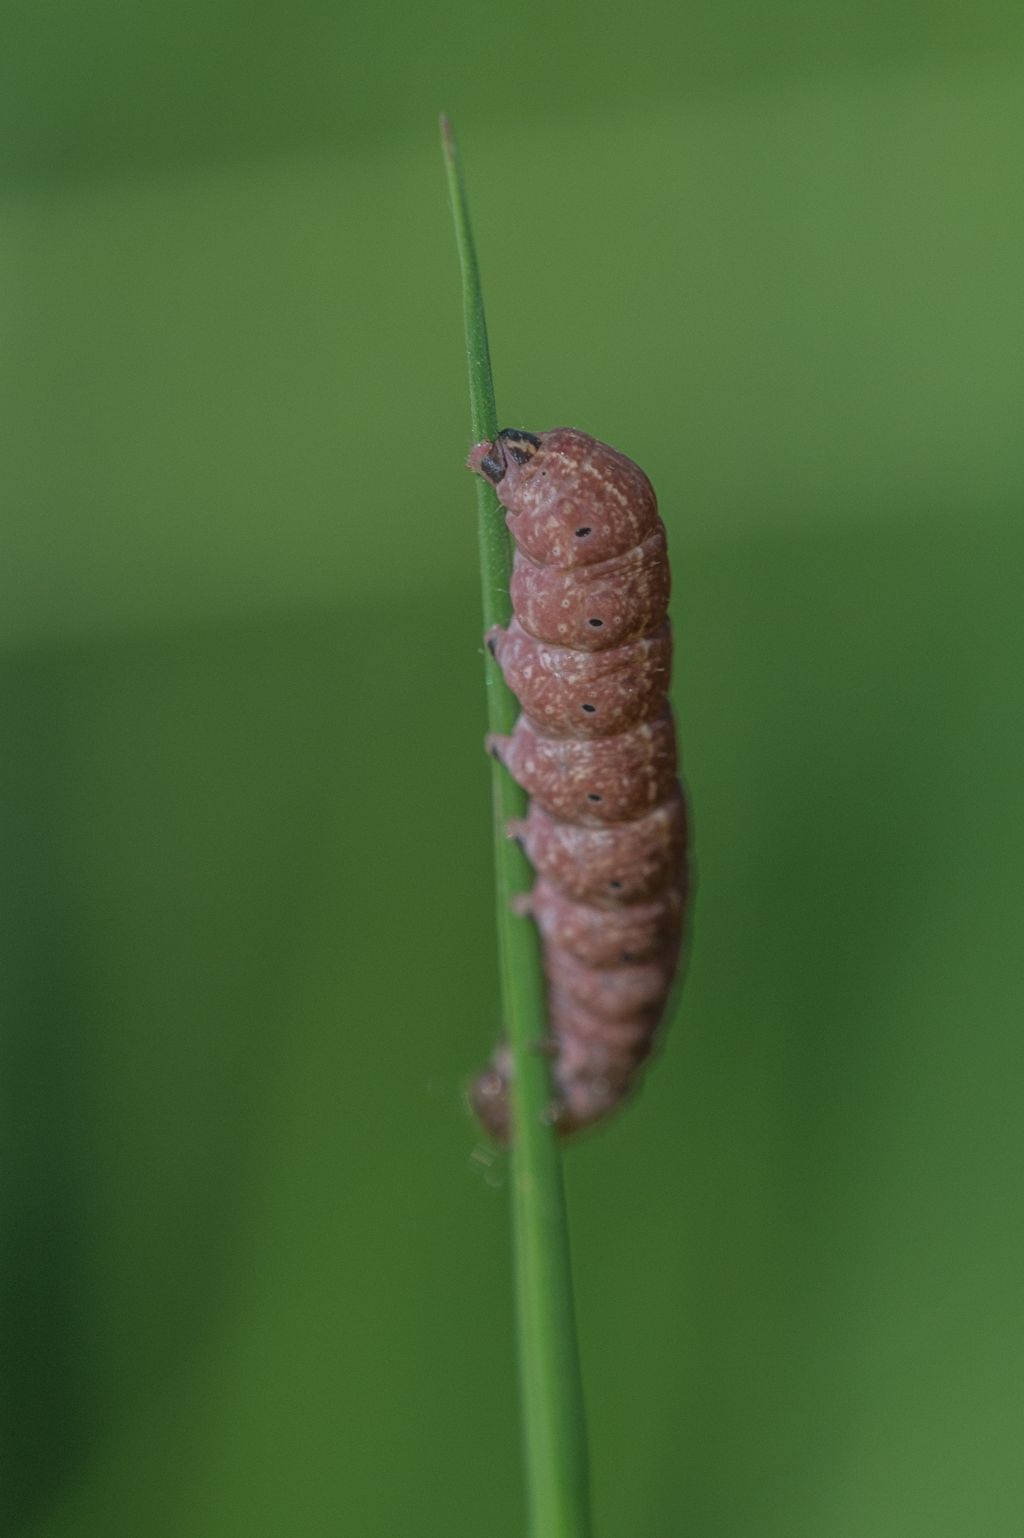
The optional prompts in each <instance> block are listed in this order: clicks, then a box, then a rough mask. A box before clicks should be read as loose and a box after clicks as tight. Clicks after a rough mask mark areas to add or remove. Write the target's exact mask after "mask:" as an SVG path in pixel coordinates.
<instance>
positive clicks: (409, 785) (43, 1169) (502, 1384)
mask: <svg viewBox="0 0 1024 1538" xmlns="http://www.w3.org/2000/svg"><path fill="white" fill-rule="evenodd" d="M4 34H5V41H4V46H3V49H2V61H0V171H2V194H0V197H2V207H0V316H2V327H3V345H2V348H0V389H2V393H3V399H2V409H0V435H2V445H3V447H2V455H3V465H4V476H3V481H4V504H5V511H4V517H3V529H2V534H0V541H2V561H0V587H2V592H0V638H2V670H0V677H2V692H0V698H2V731H3V743H4V746H3V751H2V755H0V762H2V776H3V784H2V787H0V818H2V828H3V838H2V856H0V891H2V896H3V914H2V917H0V933H2V936H3V942H2V943H3V952H4V954H3V956H2V958H0V960H2V965H0V978H2V989H3V995H4V999H3V1005H2V1014H3V1037H4V1057H5V1065H4V1069H3V1097H4V1105H3V1114H2V1129H3V1158H2V1166H3V1182H4V1188H3V1201H4V1239H3V1245H2V1249H3V1254H4V1260H3V1280H2V1298H0V1305H2V1307H0V1313H2V1320H3V1334H4V1349H3V1354H4V1359H5V1365H4V1368H3V1373H2V1387H0V1399H2V1401H3V1409H4V1421H5V1437H6V1447H5V1453H4V1463H5V1475H4V1479H3V1485H4V1490H5V1495H4V1500H5V1502H6V1511H5V1518H6V1524H7V1529H8V1530H9V1531H10V1532H12V1533H16V1534H19V1535H21V1534H24V1535H31V1538H71V1535H75V1538H91V1535H94V1534H95V1535H100V1534H102V1535H104V1538H121V1535H123V1538H138V1535H139V1534H145V1535H147V1538H219V1535H237V1534H242V1533H244V1534H246V1535H249V1538H271V1535H273V1538H279V1535H282V1534H289V1535H291V1534H296V1535H304V1538H305V1535H308V1538H319V1535H323V1538H328V1535H332V1538H333V1535H336V1534H338V1533H346V1534H358V1535H360V1538H385V1535H386V1538H391V1535H394V1534H397V1533H416V1534H418V1535H422V1538H427V1535H433V1534H437V1535H445V1538H459V1535H466V1538H469V1535H477V1534H481V1533H487V1534H489V1535H491V1538H522V1531H523V1513H522V1501H521V1494H520V1473H519V1459H518V1447H517V1407H516V1389H515V1379H514V1342H513V1338H512V1333H511V1329H512V1326H511V1320H512V1314H511V1297H510V1282H509V1243H508V1231H507V1189H506V1172H505V1167H504V1164H503V1162H502V1161H501V1160H500V1159H499V1160H495V1161H488V1160H487V1159H486V1158H485V1157H484V1156H483V1151H482V1149H481V1148H480V1146H479V1145H478V1143H477V1140H476V1137H475V1134H474V1130H473V1128H472V1126H471V1125H470V1123H469V1122H468V1121H467V1119H466V1117H465V1114H464V1111H463V1107H462V1103H461V1085H462V1082H463V1080H464V1077H465V1076H466V1074H467V1073H468V1072H469V1071H470V1070H471V1069H472V1068H473V1067H474V1066H475V1065H477V1064H478V1063H479V1062H480V1061H481V1060H482V1059H483V1057H484V1056H485V1054H486V1053H487V1052H488V1050H489V1048H490V1044H491V1040H492V1038H493V1036H494V1035H495V1033H496V1031H497V1029H498V1003H497V991H496V978H495V956H494V941H493V917H492V909H491V886H490V879H491V878H490V853H489V845H488V792H487V773H486V769H485V761H484V759H483V757H482V754H481V736H482V732H483V729H484V707H483V699H482V687H481V663H480V655H479V653H480V640H479V633H480V622H479V597H478V591H477V573H476V565H475V562H476V541H475V533H474V526H473V518H474V504H473V497H472V494H471V490H470V486H469V483H468V477H467V475H466V473H465V471H464V470H463V468H462V459H463V456H464V453H465V451H466V448H467V445H468V432H467V426H466V424H467V404H466V388H465V377H464V360H463V354H462V338H461V330H460V311H459V296H458V279H457V268H456V261H455V253H454V243H453V239H452V235H451V230H450V226H449V219H448V211H447V207H446V203H445V195H444V187H443V178H442V170H441V162H440V156H439V152H438V147H437V142H436V114H437V112H438V110H439V109H441V108H445V109H446V110H448V111H449V112H450V113H451V114H452V116H453V118H454V121H455V125H456V128H457V131H458V132H459V134H460V136H461V140H462V147H463V156H464V160H465V164H466V171H467V175H468V178H469V182H470V192H471V197H472V201H473V207H474V214H475V222H476V230H477V238H478V243H479V246H480V252H481V260H482V265H483V269H484V279H485V286H486V292H487V298H488V305H489V311H490V321H491V333H492V335H491V340H492V347H493V352H494V358H495V369H496V382H497V389H498V399H499V413H500V416H501V418H502V419H503V421H505V422H508V423H511V424H514V425H522V426H526V427H534V428H536V427H547V426H552V425H555V424H556V423H574V424H577V425H580V426H583V427H586V428H587V429H588V430H590V431H591V432H593V433H595V434H597V435H598V436H600V437H603V438H607V439H609V440H610V441H612V442H613V443H615V444H616V445H617V446H619V447H621V448H622V449H624V450H625V451H626V452H628V453H630V454H631V455H633V456H634V457H635V458H636V459H637V460H639V461H640V463H642V464H643V465H644V467H645V468H646V469H647V470H648V471H649V473H650V474H651V476H652V478H653V480H654V482H655V484H656V486H657V487H658V490H659V493H660V496H661V501H662V504H663V512H664V515H665V518H666V521H667V523H668V526H669V533H670V539H671V545H672V554H673V562H674V572H675V578H676V583H675V596H674V600H673V613H674V619H675V623H676V627H677V634H678V635H679V637H680V642H681V644H680V658H679V666H678V672H677V679H676V684H675V691H674V692H675V699H676V704H677V708H678V713H679V717H680V723H681V728H680V729H681V735H682V740H683V744H684V753H685V761H686V772H687V777H688V781H689V785H690V788H691V791H692V796H693V803H694V808H695V814H694V815H695V826H696V840H697V856H698V862H699V870H700V889H699V897H698V903H697V911H696V922H695V931H694V947H693V960H692V964H691V968H690V975H689V979H688V984H687V988H686V991H685V995H684V998H683V1001H682V1006H681V1009H680V1011H679V1015H678V1018H677V1019H676V1020H675V1022H674V1025H673V1028H672V1031H671V1034H670V1038H669V1040H668V1043H667V1046H666V1050H665V1052H664V1053H663V1055H662V1057H661V1059H660V1061H659V1062H658V1064H657V1065H656V1067H655V1068H654V1070H653V1071H652V1073H651V1075H650V1078H649V1081H648V1085H647V1087H646V1088H645V1090H644V1092H643V1094H642V1096H641V1097H640V1098H639V1100H638V1101H637V1103H636V1104H635V1105H634V1106H633V1108H632V1109H631V1110H630V1111H629V1112H628V1113H626V1114H624V1115H623V1116H622V1117H621V1118H620V1119H619V1120H618V1121H616V1122H615V1123H614V1125H612V1126H610V1127H608V1129H607V1130H606V1131H604V1132H602V1133H600V1134H599V1135H596V1136H594V1137H592V1138H591V1139H590V1140H589V1141H586V1142H583V1143H581V1144H580V1145H579V1146H578V1147H576V1148H574V1149H573V1151H572V1153H571V1155H570V1157H569V1160H568V1181H569V1187H570V1199H571V1206H572V1220H573V1230H574V1244H575V1261H576V1269H577V1281H578V1292H579V1311H580V1328H581V1335H582V1349H583V1355H584V1371H585V1380H586V1387H587V1391H588V1399H589V1414H590V1423H591V1434H592V1451H593V1462H594V1488H595V1501H596V1509H597V1517H598V1535H599V1538H616V1535H622V1538H625V1535H643V1538H674V1535H676V1534H680V1535H682V1534H694V1535H696V1534H700V1535H701V1538H775V1535H778V1538H783V1535H785V1538H919V1535H920V1538H925V1535H927V1538H946V1535H948V1538H965V1535H966V1538H973V1535H975V1534H977V1535H982V1538H1009V1535H1011V1534H1012V1535H1014V1538H1018V1535H1019V1534H1020V1532H1021V1529H1022V1523H1024V1470H1022V1464H1021V1459H1020V1431H1021V1419H1022V1411H1024V1404H1022V1399H1024V1393H1022V1387H1021V1384H1022V1381H1024V1331H1022V1324H1021V1298H1020V1294H1021V1272H1022V1264H1024V1228H1022V1220H1021V1211H1020V1188H1021V1177H1022V1174H1024V1130H1022V1120H1024V1118H1022V1116H1021V1110H1022V1096H1021V1092H1020V1084H1021V1077H1022V1069H1024V1052H1022V1046H1021V1022H1022V1018H1024V1007H1022V1006H1024V984H1022V975H1021V974H1022V968H1021V959H1020V958H1021V903H1020V896H1019V886H1020V870H1021V862H1022V859H1024V847H1022V846H1024V838H1022V817H1021V767H1022V765H1021V758H1022V747H1024V740H1022V739H1024V732H1022V726H1021V714H1020V708H1019V702H1020V693H1021V670H1022V665H1024V641H1022V635H1021V627H1020V623H1019V617H1018V611H1019V607H1020V589H1021V575H1022V571H1024V565H1022V558H1024V530H1022V525H1021V519H1020V508H1021V493H1022V490H1024V453H1022V435H1021V416H1020V401H1021V383H1022V371H1021V350H1020V337H1021V334H1022V325H1024V300H1022V292H1021V282H1020V278H1021V270H1020V269H1021V250H1022V247H1024V216H1022V205H1021V198H1020V181H1019V175H1020V165H1021V160H1022V155H1024V113H1022V105H1021V104H1022V89H1021V88H1022V79H1024V74H1022V71H1021V69H1020V68H1019V64H1020V59H1021V43H1022V40H1024V16H1022V13H1021V10H1020V7H1019V6H1015V5H1010V4H1007V5H999V4H995V3H991V0H981V3H978V4H975V5H973V6H971V7H967V6H963V5H954V4H949V3H945V0H927V3H925V0H918V3H908V0H904V3H896V4H894V5H891V6H889V7H882V6H878V5H877V4H874V3H867V0H848V3H845V4H837V3H821V0H817V3H812V0H781V3H773V4H768V5H765V6H762V7H757V8H754V7H750V6H749V5H746V4H740V3H738V0H714V3H713V0H686V3H684V4H683V5H682V6H676V5H674V4H671V5H670V4H668V3H663V4H657V5H647V6H641V7H639V8H637V7H619V6H612V5H610V4H601V5H598V6H596V7H595V6H583V5H578V4H573V5H567V6H565V7H562V8H560V9H558V10H557V11H554V12H552V11H550V10H549V9H548V8H547V7H545V6H544V5H542V4H540V3H538V0H523V3H521V4H519V5H518V6H517V7H516V8H515V9H514V10H512V11H506V12H492V13H487V12H486V11H484V10H481V9H480V8H479V7H476V6H473V5H470V4H469V3H468V0H442V3H441V5H440V6H439V7H438V6H433V7H425V8H423V7H414V6H412V5H410V4H399V5H396V6H393V7H389V8H387V7H379V6H377V7H364V8H362V9H356V8H354V7H351V6H346V5H344V4H337V3H335V4H332V5H327V4H323V3H320V0H293V3H292V4H291V5H289V6H285V5H283V4H263V5H260V4H256V5H250V6H243V5H241V4H238V3H237V0H225V3H223V4H221V5H214V6H210V5H209V4H204V5H199V4H198V3H195V0H179V3H176V4H173V3H172V4H169V5H163V6H137V7H129V6H125V5H123V4H118V3H115V0H77V3H74V4H72V3H70V0H55V3H52V4H48V5H45V6H42V5H39V4H38V3H37V0H20V3H19V0H11V3H8V4H7V5H5V6H4Z"/></svg>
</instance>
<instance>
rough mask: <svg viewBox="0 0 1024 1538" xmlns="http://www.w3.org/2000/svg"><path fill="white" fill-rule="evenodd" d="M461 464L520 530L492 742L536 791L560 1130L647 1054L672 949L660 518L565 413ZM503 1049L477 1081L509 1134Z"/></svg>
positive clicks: (674, 797)
mask: <svg viewBox="0 0 1024 1538" xmlns="http://www.w3.org/2000/svg"><path fill="white" fill-rule="evenodd" d="M468 463H469V468H470V469H471V470H475V471H476V472H477V473H478V474H479V475H482V476H484V477H485V478H486V479H487V480H489V481H490V482H491V484H492V485H493V486H494V487H495V488H496V490H497V493H498V498H499V500H500V501H501V503H502V505H503V506H504V507H505V508H506V510H507V515H506V520H505V521H506V523H507V524H508V527H509V529H510V531H511V533H512V537H513V539H514V540H515V544H516V551H515V559H514V563H513V570H512V583H511V597H512V608H513V611H514V617H513V619H512V622H511V624H510V625H509V627H508V629H507V630H502V629H501V627H500V626H499V627H496V628H495V629H494V630H492V631H491V632H490V633H489V634H488V636H487V638H486V639H487V644H488V646H489V647H490V649H491V652H492V653H493V655H494V656H495V658H496V659H497V661H498V663H499V665H500V667H501V669H502V672H503V673H504V675H505V679H506V682H507V683H508V685H509V687H510V688H511V689H512V691H513V693H514V694H515V695H516V696H517V698H518V700H519V703H520V705H521V706H522V714H521V715H520V717H519V720H518V721H517V723H516V727H515V730H514V731H513V733H512V735H511V737H492V738H489V739H488V747H489V748H490V750H491V751H492V752H493V753H494V754H495V755H496V756H497V757H498V758H499V759H500V760H501V762H502V763H503V764H504V765H505V767H506V768H507V769H508V770H509V772H510V773H511V774H512V775H513V777H514V778H515V779H516V780H518V781H519V783H520V785H522V786H523V787H524V788H525V790H526V791H527V792H528V793H529V795H530V797H531V802H530V809H529V814H528V816H527V817H526V818H525V819H524V820H523V821H522V822H521V823H517V824H515V825H514V826H513V827H511V828H510V829H509V833H510V836H512V837H516V838H519V839H520V840H521V842H522V844H523V847H524V848H525V850H526V853H527V855H528V856H529V858H530V860H531V862H532V863H533V865H534V867H535V869H536V871H537V878H538V879H537V884H536V886H535V887H534V889H533V891H532V893H531V894H530V896H529V898H528V899H527V901H526V904H525V905H524V907H525V909H526V911H528V912H529V913H530V914H532V916H533V918H534V920H535V922H536V923H537V926H538V928H539V929H540V933H541V936H542V940H543V946H544V970H545V974H546V977H547V984H548V1015H549V1025H550V1033H551V1050H552V1053H553V1063H552V1076H553V1081H554V1086H555V1096H556V1103H555V1106H554V1108H553V1111H554V1114H555V1116H556V1118H557V1122H558V1126H559V1129H560V1130H561V1131H562V1132H565V1133H568V1132H574V1131H576V1130H578V1129H580V1128H582V1127H587V1126H590V1125H591V1124H592V1123H594V1122H596V1121H599V1120H600V1119H601V1118H602V1117H603V1116H605V1115H607V1114H608V1112H609V1111H611V1110H613V1109H614V1108H615V1106H617V1105H618V1104H619V1102H620V1101H621V1100H622V1099H623V1097H624V1095H625V1094H626V1093H627V1091H628V1090H629V1088H630V1087H631V1085H632V1083H633V1080H634V1078H635V1076H636V1072H637V1070H638V1068H639V1067H640V1065H641V1064H642V1063H643V1062H644V1061H645V1059H646V1058H647V1057H648V1056H649V1054H650V1052H651V1048H652V1045H653V1040H654V1035H655V1032H656V1030H657V1028H658V1025H659V1023H660V1021H661V1018H662V1015H663V1013H664V1009H665V1002H666V999H667V997H668V992H669V987H670V985H671V983H672V979H673V977H674V975H675V971H676V965H677V962H678V958H679V950H680V943H681V935H682V929H683V916H684V910H685V906H686V896H687V884H688V881H687V823H686V803H685V801H684V799H683V791H682V787H681V785H680V783H679V780H678V778H677V774H676V738H675V728H674V725H673V721H672V713H671V710H670V708H669V704H668V685H669V676H670V671H671V660H672V638H671V632H670V629H669V624H668V620H667V613H668V599H669V570H668V555H667V549H666V541H665V528H664V525H663V524H662V521H661V519H660V518H659V516H658V505H657V501H656V499H655V496H654V490H653V488H652V486H651V483H650V481H649V480H648V479H647V477H646V475H644V473H643V471H642V470H641V469H640V468H639V467H638V466H637V465H635V464H634V463H633V462H632V460H629V459H627V458H626V457H625V455H623V454H619V453H618V452H617V451H616V450H615V449H612V448H609V447H608V445H607V444H604V443H598V442H597V440H596V439H594V438H591V437H589V436H588V435H587V434H586V433H583V432H579V431H578V430H577V429H576V428H571V427H556V428H554V429H553V430H552V431H551V432H546V433H539V434H537V433H527V432H521V431H517V430H515V429H512V428H506V429H505V430H504V431H503V432H500V433H499V434H498V436H497V437H496V438H495V439H494V441H493V442H485V443H478V444H477V445H476V447H475V448H474V449H473V450H472V452H471V453H470V456H469V461H468ZM508 1084H509V1057H508V1050H507V1048H506V1047H504V1046H499V1047H498V1049H497V1051H496V1052H495V1055H494V1057H493V1059H492V1062H491V1065H490V1067H489V1068H488V1069H487V1071H486V1072H485V1073H483V1074H482V1075H481V1076H480V1078H479V1079H478V1080H477V1081H476V1083H475V1085H474V1086H473V1091H472V1101H473V1106H474V1109H475V1110H476V1113H477V1115H478V1116H479V1118H480V1120H481V1122H482V1123H483V1125H484V1127H485V1128H486V1130H487V1131H488V1132H489V1133H490V1134H491V1136H492V1137H494V1138H496V1139H497V1140H498V1141H501V1142H503V1141H506V1140H507V1138H508V1135H509V1100H508Z"/></svg>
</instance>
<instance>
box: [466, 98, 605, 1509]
mask: <svg viewBox="0 0 1024 1538" xmlns="http://www.w3.org/2000/svg"><path fill="white" fill-rule="evenodd" d="M441 142H442V147H443V150H444V161H445V171H446V174H447V178H448V192H449V196H450V199H451V206H452V216H453V218H454V221H455V239H456V243H457V245H458V250H459V261H460V264H461V267H462V294H463V312H464V318H465V327H466V353H467V359H468V363H469V399H470V418H471V422H472V428H473V438H474V440H475V441H479V440H480V439H483V438H493V437H494V435H495V433H496V432H497V430H498V419H497V413H496V410H495V404H494V385H493V381H492V378H491V361H490V353H489V350H488V345H487V325H486V321H485V318H484V306H483V295H482V290H481V286H480V272H479V268H478V266H477V260H476V250H475V248H474V245H473V234H472V230H471V227H470V221H469V208H468V204H467V200H466V188H465V183H464V180H463V176H462V169H461V165H460V162H459V152H458V147H457V145H456V143H455V137H454V134H453V133H452V128H451V124H450V123H449V122H448V119H447V118H445V117H442V119H441ZM476 492H477V507H478V513H479V519H478V528H479V541H480V571H481V578H482V585H483V610H484V624H485V627H486V628H488V629H489V628H490V627H491V626H492V625H496V624H507V622H508V618H509V613H510V602H509V577H510V575H511V569H512V555H511V546H510V540H509V536H508V533H507V531H506V528H505V520H504V515H503V512H502V509H501V507H500V505H499V503H498V499H497V497H496V496H495V493H494V490H493V488H492V487H491V486H489V485H488V484H487V483H486V482H485V481H484V480H483V479H482V478H481V477H479V476H478V477H477V478H476ZM485 667H486V684H487V714H488V723H489V726H490V730H491V731H492V732H498V733H502V734H505V733H508V732H510V731H511V730H512V727H513V725H514V723H515V719H516V715H517V714H518V705H517V702H516V699H515V696H514V695H513V694H512V693H511V691H510V690H509V689H508V688H507V686H506V684H505V681H504V679H503V678H502V676H501V670H500V668H499V667H498V665H497V663H496V662H495V661H494V660H493V658H492V657H491V656H490V655H489V654H486V660H485ZM491 779H492V791H493V804H494V851H495V877H496V887H497V894H496V895H497V920H498V944H499V953H500V964H501V985H502V1002H503V1006H504V1018H505V1028H506V1030H507V1032H508V1039H509V1045H510V1047H511V1051H512V1063H513V1071H512V1125H513V1140H512V1152H511V1161H512V1196H513V1202H512V1222H513V1245H514V1253H515V1280H516V1314H517V1325H518V1344H519V1373H520V1383H521V1396H522V1414H523V1440H524V1449H525V1460H526V1482H527V1506H528V1510H529V1518H530V1528H529V1531H530V1535H531V1538H589V1533H590V1514H589V1486H588V1476H587V1443H586V1428H585V1422H584V1414H583V1391H582V1385H581V1381H580V1368H579V1353H578V1349H577V1344H576V1321H575V1316H574V1309H573V1295H572V1273H571V1266H570V1259H569V1231H568V1223H567V1217H566V1206H565V1189H564V1185H563V1181H562V1164H561V1152H560V1149H559V1145H558V1140H557V1136H556V1134H555V1131H554V1128H553V1127H552V1126H551V1125H550V1123H549V1121H548V1120H547V1119H546V1116H545V1112H546V1110H547V1108H548V1106H549V1105H550V1103H551V1085H550V1075H549V1069H548V1061H547V1058H546V1056H545V1054H544V1053H543V1052H542V1051H541V1050H539V1048H540V1046H541V1044H542V1042H543V1040H544V1037H545V1034H546V1029H547V1025H546V1012H545V1001H544V979H543V974H542V970H541V961H540V949H539V945H538V941H537V935H536V931H535V929H534V926H533V924H532V922H531V921H530V920H528V919H524V918H521V917H519V916H518V915H516V914H514V913H513V912H512V909H511V906H510V901H511V898H512V897H513V895H514V894H515V893H517V892H523V891H526V890H528V889H529V887H530V886H531V884H532V871H531V869H530V866H529V864H528V862H527V860H526V857H525V856H524V855H523V853H522V851H521V850H520V849H519V848H518V846H517V845H515V844H513V843H512V842H511V841H510V840H509V839H508V838H506V837H505V825H506V822H507V821H508V819H509V818H510V817H520V816H522V815H523V812H524V810H525V796H524V793H523V791H522V790H521V789H520V787H519V786H518V785H517V784H516V783H515V781H514V780H513V779H512V778H511V777H510V775H509V774H508V773H507V772H506V771H505V770H504V769H503V768H502V767H501V766H500V765H499V764H498V763H496V762H492V765H491Z"/></svg>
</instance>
